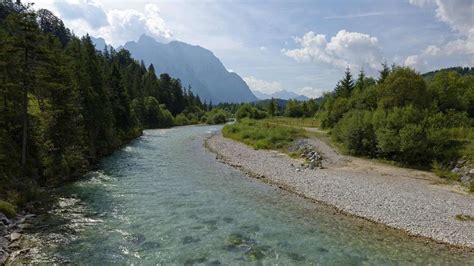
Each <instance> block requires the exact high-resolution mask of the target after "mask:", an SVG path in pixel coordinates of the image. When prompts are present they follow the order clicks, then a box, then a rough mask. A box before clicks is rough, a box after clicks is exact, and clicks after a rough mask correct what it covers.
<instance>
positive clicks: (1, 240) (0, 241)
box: [0, 236, 9, 250]
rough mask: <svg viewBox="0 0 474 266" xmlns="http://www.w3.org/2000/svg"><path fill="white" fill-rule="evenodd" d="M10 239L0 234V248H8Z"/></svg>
mask: <svg viewBox="0 0 474 266" xmlns="http://www.w3.org/2000/svg"><path fill="white" fill-rule="evenodd" d="M8 243H9V241H8V239H7V238H6V237H3V236H0V250H1V249H3V250H5V249H7V247H8Z"/></svg>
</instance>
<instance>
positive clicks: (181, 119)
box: [173, 114, 190, 126]
mask: <svg viewBox="0 0 474 266" xmlns="http://www.w3.org/2000/svg"><path fill="white" fill-rule="evenodd" d="M173 124H174V125H175V126H184V125H189V124H190V121H189V119H188V118H187V117H186V116H185V115H184V114H179V115H177V116H176V117H175V118H174V122H173Z"/></svg>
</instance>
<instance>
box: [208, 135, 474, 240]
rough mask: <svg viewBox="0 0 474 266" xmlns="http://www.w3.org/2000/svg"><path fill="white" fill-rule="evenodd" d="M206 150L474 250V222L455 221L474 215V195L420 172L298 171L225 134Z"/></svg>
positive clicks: (280, 157)
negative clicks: (464, 193)
mask: <svg viewBox="0 0 474 266" xmlns="http://www.w3.org/2000/svg"><path fill="white" fill-rule="evenodd" d="M206 146H207V147H208V148H209V149H210V150H211V151H213V152H215V153H216V154H217V155H218V157H219V158H220V159H221V160H223V161H224V162H225V163H227V164H229V165H232V166H234V167H238V168H240V169H242V170H244V171H245V172H247V173H250V174H251V175H252V176H255V177H257V178H260V179H264V180H265V181H266V182H269V183H272V184H275V185H277V186H280V187H282V188H284V189H286V190H289V191H292V192H294V193H297V194H299V195H302V196H305V197H307V198H310V199H314V200H316V201H319V202H323V203H326V204H328V205H331V206H334V207H336V208H337V209H339V210H341V211H343V212H345V213H348V214H352V215H356V216H359V217H363V218H366V219H369V220H371V221H375V222H380V223H383V224H386V225H388V226H390V227H393V228H397V229H401V230H404V231H406V232H408V233H409V234H410V235H415V236H423V237H428V238H431V239H433V240H435V241H439V242H444V243H449V244H453V245H457V246H463V247H467V248H468V249H473V248H474V221H461V220H460V219H458V218H456V216H458V215H468V216H470V217H474V197H472V196H471V195H463V194H460V193H455V192H453V191H451V190H449V189H446V188H443V187H442V186H438V185H434V184H433V180H430V179H429V178H424V177H423V175H422V174H421V175H420V174H419V173H417V171H414V170H406V169H400V168H396V167H391V166H381V167H378V168H377V167H374V166H373V165H370V163H367V164H365V165H364V163H365V162H368V161H367V160H365V161H363V160H359V161H357V159H354V158H351V157H346V158H344V160H345V161H344V162H345V163H343V164H331V165H328V166H327V167H325V169H315V170H311V169H300V168H298V167H297V165H298V163H299V161H298V160H295V159H292V158H290V157H289V156H287V155H285V154H281V153H278V152H275V151H267V150H254V149H253V148H251V147H248V146H246V145H245V144H242V143H239V142H236V141H233V140H230V139H226V138H224V137H223V136H222V135H221V134H215V135H213V136H212V137H210V138H209V139H208V140H207V141H206ZM323 148H324V147H323ZM322 153H323V155H324V151H323V152H322ZM339 156H340V155H339ZM344 157H345V156H344ZM295 165H296V166H295ZM418 172H419V171H418Z"/></svg>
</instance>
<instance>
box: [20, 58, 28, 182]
mask: <svg viewBox="0 0 474 266" xmlns="http://www.w3.org/2000/svg"><path fill="white" fill-rule="evenodd" d="M25 70H26V71H25V77H24V79H23V140H22V144H21V177H22V179H23V178H24V177H25V175H26V148H27V147H26V146H27V144H28V143H27V142H28V85H29V80H28V78H29V77H28V75H29V73H28V49H25Z"/></svg>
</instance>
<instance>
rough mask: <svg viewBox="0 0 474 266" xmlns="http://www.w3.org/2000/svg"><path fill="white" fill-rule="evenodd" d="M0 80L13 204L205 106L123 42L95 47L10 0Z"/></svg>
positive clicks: (1, 10) (194, 119)
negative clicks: (140, 59) (120, 45)
mask: <svg viewBox="0 0 474 266" xmlns="http://www.w3.org/2000/svg"><path fill="white" fill-rule="evenodd" d="M0 87H1V90H0V110H1V112H0V124H1V127H0V198H5V199H9V200H10V201H12V202H15V203H17V204H20V205H21V204H22V203H24V202H26V201H28V200H29V199H28V195H31V194H34V193H28V192H32V191H33V190H35V188H36V187H37V185H38V184H39V185H55V184H59V183H60V182H63V181H65V180H69V179H71V178H73V177H75V176H78V175H80V174H82V173H83V172H84V171H86V170H87V169H89V168H90V167H91V166H92V165H94V164H95V163H96V162H97V161H98V160H99V159H100V158H102V157H103V156H104V155H107V154H109V153H111V152H112V151H114V150H115V149H117V148H118V147H120V146H121V145H123V144H125V143H127V142H128V141H130V140H131V139H133V138H136V137H137V136H139V135H140V134H141V133H142V130H143V129H145V128H160V127H169V126H172V125H175V124H180V125H182V124H189V123H198V122H200V121H201V120H202V119H203V116H205V115H206V111H209V109H210V108H211V106H212V105H207V104H205V103H202V102H201V99H200V98H199V96H198V95H194V94H193V92H192V90H191V88H183V86H182V84H181V82H180V80H179V79H175V78H172V77H170V76H169V75H168V74H161V75H160V76H157V74H156V73H155V70H154V66H153V65H150V66H149V67H145V65H144V63H143V62H137V61H136V60H134V59H133V58H132V57H131V56H130V53H129V52H128V51H127V50H124V49H122V50H119V51H116V50H114V49H113V48H111V47H106V48H104V49H103V50H102V51H97V50H96V47H95V46H94V44H93V43H92V41H91V38H90V37H89V36H84V37H82V38H79V37H77V36H74V34H72V33H71V31H70V30H69V29H67V28H66V27H65V26H64V24H63V22H62V21H61V20H60V19H59V18H57V17H56V16H55V15H54V14H52V13H51V12H50V11H48V10H45V9H42V10H38V11H34V10H33V9H32V8H31V5H24V4H21V3H20V2H19V1H17V2H13V1H11V0H10V1H2V2H1V3H0ZM214 113H215V112H214ZM214 113H212V114H211V115H213V114H214ZM220 118H221V117H220ZM221 119H222V118H221ZM204 120H205V121H206V120H207V118H206V119H204ZM210 122H213V121H210ZM219 122H222V121H219ZM224 122H225V119H224Z"/></svg>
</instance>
